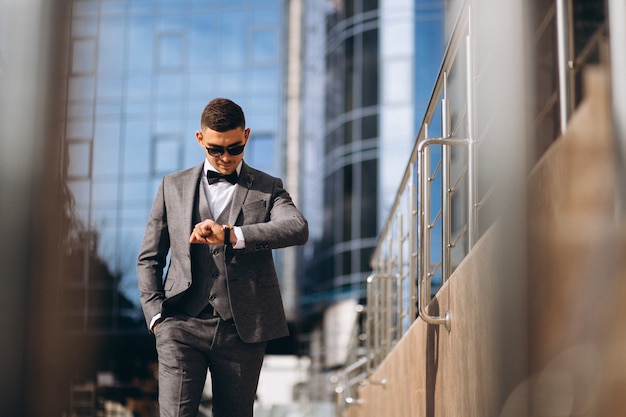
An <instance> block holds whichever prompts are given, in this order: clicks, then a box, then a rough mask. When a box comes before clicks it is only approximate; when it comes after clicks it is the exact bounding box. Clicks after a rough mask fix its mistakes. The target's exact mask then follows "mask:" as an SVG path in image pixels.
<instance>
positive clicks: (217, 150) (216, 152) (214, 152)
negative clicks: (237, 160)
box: [205, 143, 246, 158]
mask: <svg viewBox="0 0 626 417" xmlns="http://www.w3.org/2000/svg"><path fill="white" fill-rule="evenodd" d="M245 146H246V144H245V143H244V144H243V145H233V146H229V147H228V148H224V147H223V146H212V147H210V148H205V149H206V151H207V152H208V154H209V155H211V156H212V157H214V158H216V157H218V156H222V155H224V152H228V154H229V155H239V154H240V153H242V152H243V148H244V147H245Z"/></svg>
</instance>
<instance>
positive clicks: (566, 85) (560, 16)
mask: <svg viewBox="0 0 626 417" xmlns="http://www.w3.org/2000/svg"><path fill="white" fill-rule="evenodd" d="M570 1H571V0H556V41H557V56H558V63H557V65H558V71H559V114H560V118H561V134H563V133H564V132H565V129H566V128H567V122H568V121H569V118H570V114H571V108H572V98H571V93H572V89H571V80H570V67H571V65H572V64H571V55H570V48H571V45H570V27H569V22H570V9H571V7H570ZM620 24H623V22H622V23H620Z"/></svg>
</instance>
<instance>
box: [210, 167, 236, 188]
mask: <svg viewBox="0 0 626 417" xmlns="http://www.w3.org/2000/svg"><path fill="white" fill-rule="evenodd" d="M206 178H207V180H209V185H211V184H215V183H216V182H218V181H228V182H229V183H231V184H236V183H237V171H233V172H231V173H230V174H228V175H224V174H220V173H219V172H216V171H211V170H210V169H209V170H207V172H206Z"/></svg>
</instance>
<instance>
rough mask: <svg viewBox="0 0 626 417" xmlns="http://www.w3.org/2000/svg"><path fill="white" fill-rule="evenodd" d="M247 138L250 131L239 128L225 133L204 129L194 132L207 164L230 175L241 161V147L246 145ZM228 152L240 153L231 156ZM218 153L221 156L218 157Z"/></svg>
mask: <svg viewBox="0 0 626 417" xmlns="http://www.w3.org/2000/svg"><path fill="white" fill-rule="evenodd" d="M249 136H250V129H245V130H244V129H242V128H240V127H238V128H236V129H232V130H227V131H226V132H218V131H216V130H212V129H209V128H208V127H204V128H202V131H201V132H196V140H197V141H198V144H200V146H201V147H202V149H204V154H205V156H206V158H207V159H208V161H209V163H210V164H211V165H213V167H214V168H215V169H216V170H217V171H218V172H220V173H222V174H230V173H231V172H233V171H234V170H235V169H236V168H237V165H239V162H241V160H242V159H243V146H244V145H245V144H246V143H248V137H249ZM228 148H231V149H228ZM229 150H230V151H231V152H233V153H237V152H239V151H241V152H240V153H239V154H238V155H232V154H231V153H230V152H229ZM220 153H221V155H218V154H220Z"/></svg>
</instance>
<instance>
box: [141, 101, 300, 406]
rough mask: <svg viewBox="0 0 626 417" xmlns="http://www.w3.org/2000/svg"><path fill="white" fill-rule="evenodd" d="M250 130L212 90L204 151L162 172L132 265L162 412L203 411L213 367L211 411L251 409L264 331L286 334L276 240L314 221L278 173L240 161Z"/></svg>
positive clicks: (287, 241) (296, 236)
mask: <svg viewBox="0 0 626 417" xmlns="http://www.w3.org/2000/svg"><path fill="white" fill-rule="evenodd" d="M249 137H250V129H249V128H246V124H245V118H244V113H243V111H242V109H241V107H239V106H238V105H237V104H236V103H234V102H232V101H231V100H228V99H222V98H218V99H214V100H212V101H211V102H210V103H209V104H207V106H206V107H205V109H204V111H203V113H202V116H201V122H200V131H198V132H196V140H197V142H198V144H199V145H200V147H201V148H202V149H203V151H204V153H205V161H204V162H203V163H202V164H200V165H199V166H196V167H194V168H190V169H187V170H183V171H179V172H176V173H173V174H170V175H167V176H165V177H164V178H163V181H162V182H161V185H160V187H159V190H158V192H157V195H156V197H155V200H154V204H153V206H152V211H151V213H150V218H149V220H148V224H147V227H146V232H145V236H144V239H143V243H142V246H141V250H140V254H139V258H138V262H137V274H138V279H139V290H140V298H141V305H142V308H143V311H144V314H145V318H146V322H147V324H148V327H149V329H150V330H151V331H152V332H153V333H154V335H155V338H156V348H157V354H158V358H159V407H160V411H161V416H162V417H166V416H167V417H169V416H177V417H184V416H188V417H196V415H197V413H198V408H199V404H200V399H201V396H202V391H203V389H204V383H205V380H206V375H207V369H208V370H210V374H211V382H212V387H213V414H214V416H215V417H244V416H245V417H250V416H252V410H253V404H254V398H255V395H256V389H257V385H258V379H259V373H260V371H261V365H262V362H263V356H264V354H265V348H266V345H267V341H269V340H271V339H276V338H280V337H284V336H286V335H287V334H288V330H287V322H286V319H285V313H284V310H283V304H282V299H281V295H280V290H279V287H278V278H277V276H276V270H275V266H274V261H273V258H272V250H273V249H277V248H282V247H286V246H292V245H302V244H304V243H305V242H306V241H307V239H308V225H307V221H306V219H305V218H304V216H303V215H302V214H301V213H300V211H298V209H297V208H296V207H295V205H294V204H293V202H292V200H291V197H290V196H289V194H288V193H287V191H286V190H285V189H284V188H283V183H282V181H281V180H280V179H278V178H274V177H272V176H270V175H268V174H266V173H264V172H261V171H258V170H256V169H253V168H251V167H250V166H248V165H247V164H246V163H245V162H244V161H243V155H244V147H245V146H246V144H247V143H248V140H249ZM168 253H169V255H170V262H169V265H168V268H167V273H166V276H165V280H163V271H164V269H165V265H166V258H167V256H168Z"/></svg>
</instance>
